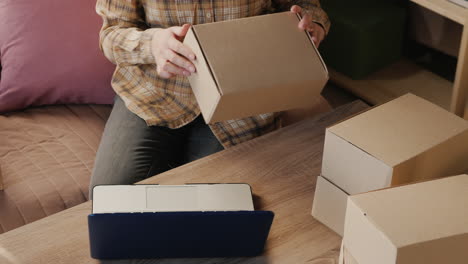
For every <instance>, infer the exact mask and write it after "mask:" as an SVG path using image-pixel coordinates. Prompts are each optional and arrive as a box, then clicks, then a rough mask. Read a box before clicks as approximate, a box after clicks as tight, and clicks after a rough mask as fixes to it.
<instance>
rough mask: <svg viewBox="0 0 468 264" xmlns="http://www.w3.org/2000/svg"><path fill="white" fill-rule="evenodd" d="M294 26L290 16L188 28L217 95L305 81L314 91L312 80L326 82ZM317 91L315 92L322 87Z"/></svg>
mask: <svg viewBox="0 0 468 264" xmlns="http://www.w3.org/2000/svg"><path fill="white" fill-rule="evenodd" d="M298 21H299V20H298V17H297V16H296V15H295V14H293V13H291V12H284V13H278V14H272V15H265V16H260V17H250V18H243V19H237V20H232V21H223V22H216V23H209V24H201V25H196V26H193V29H194V31H195V33H196V35H197V38H198V41H199V43H200V46H202V47H203V52H204V55H205V58H206V60H207V62H208V64H209V65H210V67H211V69H212V73H213V77H214V79H215V80H216V82H217V84H218V87H219V88H220V92H221V94H223V95H228V94H233V93H240V92H244V91H249V90H253V89H268V88H270V87H278V86H281V85H284V87H285V88H287V87H292V86H294V85H295V84H300V85H303V84H304V83H307V82H310V83H311V88H312V89H313V88H314V86H313V85H312V83H313V81H316V80H323V79H327V78H328V73H327V71H326V68H325V66H324V64H323V62H322V61H321V58H320V56H319V54H318V52H317V51H314V49H315V48H314V47H313V46H312V45H310V40H309V37H308V36H307V34H305V32H304V31H302V30H300V29H299V28H298V27H297V23H298ZM239 29H241V30H239ZM236 32H241V33H242V35H238V34H236ZM278 36H282V38H281V39H279V38H278ZM317 62H319V63H317ZM316 89H317V93H319V92H320V91H319V90H321V89H322V87H316Z"/></svg>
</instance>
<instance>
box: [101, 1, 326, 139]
mask: <svg viewBox="0 0 468 264" xmlns="http://www.w3.org/2000/svg"><path fill="white" fill-rule="evenodd" d="M292 5H299V6H301V7H302V8H305V9H306V11H307V12H309V14H311V15H312V18H313V19H314V21H315V22H316V23H319V24H320V25H322V26H323V28H324V29H325V31H326V32H328V29H329V27H330V23H329V20H328V17H327V15H326V14H325V12H324V11H323V10H322V9H321V8H320V3H319V0H195V1H191V0H98V1H97V6H96V10H97V13H98V14H99V15H100V16H101V17H102V18H103V27H102V29H101V32H100V46H101V49H102V50H103V52H104V54H105V56H106V57H107V58H108V59H109V60H110V61H111V62H113V63H114V64H115V65H117V67H116V70H115V72H114V75H113V78H112V87H113V88H114V90H115V91H116V93H117V94H118V95H119V96H120V97H121V98H122V100H123V101H124V102H125V104H126V106H127V108H128V109H129V110H130V111H132V112H133V113H135V114H136V115H138V116H139V117H141V118H142V119H144V120H145V121H146V123H147V124H148V125H149V126H151V125H158V126H166V127H169V128H179V127H182V126H184V125H185V124H188V123H190V122H191V121H193V120H194V119H195V118H196V117H197V116H198V115H200V109H199V107H198V104H197V102H196V100H195V97H194V95H193V93H192V90H191V88H190V84H189V82H188V79H187V78H186V77H183V76H176V77H173V78H170V79H163V78H160V77H158V74H157V72H156V65H155V59H154V57H153V55H152V52H151V39H152V36H153V34H154V33H155V30H159V29H161V28H167V27H172V26H181V25H183V24H186V23H187V24H193V25H195V24H202V23H210V22H215V21H223V20H230V19H236V18H243V17H249V16H257V15H262V14H266V13H273V12H280V11H287V10H289V8H290V7H291V6H292ZM272 30H274V29H272ZM279 126H280V120H279V115H278V114H275V113H266V114H262V115H258V116H254V117H249V118H243V119H238V120H230V121H225V122H218V123H214V124H210V128H211V130H212V131H213V133H214V135H215V136H216V137H217V138H218V140H219V141H220V143H221V144H222V145H223V146H224V147H229V146H232V145H235V144H238V143H241V142H244V141H247V140H249V139H252V138H254V137H257V136H260V135H262V134H265V133H268V132H270V131H272V130H274V129H276V128H278V127H279Z"/></svg>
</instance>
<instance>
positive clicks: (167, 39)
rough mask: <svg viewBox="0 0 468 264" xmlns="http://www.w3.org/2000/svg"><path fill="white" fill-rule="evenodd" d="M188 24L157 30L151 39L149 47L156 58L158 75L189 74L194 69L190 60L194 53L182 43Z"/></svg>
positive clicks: (193, 58)
mask: <svg viewBox="0 0 468 264" xmlns="http://www.w3.org/2000/svg"><path fill="white" fill-rule="evenodd" d="M189 29H190V25H188V24H185V25H183V26H181V27H170V28H166V29H162V30H158V31H156V32H155V33H154V35H153V39H152V41H151V49H152V53H153V56H154V58H155V60H156V70H157V72H158V74H159V76H160V77H162V78H171V77H173V76H176V75H184V76H190V74H192V73H194V72H195V71H196V69H195V66H194V65H193V63H192V61H194V60H195V59H196V57H195V53H193V51H192V50H191V49H190V48H189V47H187V46H186V45H184V44H183V43H182V42H181V41H182V40H183V39H184V37H185V35H186V34H187V32H188V30H189Z"/></svg>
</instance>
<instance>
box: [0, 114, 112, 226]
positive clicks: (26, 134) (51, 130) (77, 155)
mask: <svg viewBox="0 0 468 264" xmlns="http://www.w3.org/2000/svg"><path fill="white" fill-rule="evenodd" d="M110 110H111V107H110V106H88V105H82V106H48V107H39V108H32V109H29V110H26V111H22V112H15V113H11V114H7V115H0V174H1V178H3V187H4V190H3V191H2V190H0V233H2V232H6V231H8V230H11V229H13V228H16V227H19V226H21V225H24V224H26V223H30V222H32V221H35V220H38V219H40V218H43V217H45V216H48V215H51V214H53V213H56V212H59V211H61V210H64V209H66V208H69V207H71V206H74V205H77V204H80V203H82V202H84V201H86V200H87V199H88V185H89V179H90V175H91V170H92V168H93V163H94V157H95V154H96V151H97V148H98V145H99V141H100V138H101V134H102V131H103V129H104V125H105V121H106V120H107V117H108V115H109V113H110Z"/></svg>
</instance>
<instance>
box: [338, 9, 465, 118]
mask: <svg viewBox="0 0 468 264" xmlns="http://www.w3.org/2000/svg"><path fill="white" fill-rule="evenodd" d="M410 1H411V2H413V3H415V4H417V5H420V6H422V7H424V8H426V9H429V10H431V11H433V12H435V13H437V14H439V15H441V16H443V17H446V18H448V19H450V20H453V21H455V22H457V23H459V24H461V25H462V26H463V33H462V37H461V44H460V50H459V52H458V63H457V69H456V74H455V82H453V83H452V82H450V81H447V80H445V79H444V78H442V77H440V76H438V75H436V74H434V73H432V72H430V71H428V70H425V69H423V68H422V67H420V66H418V65H416V64H415V63H413V62H410V61H409V60H406V59H402V60H400V61H398V62H396V63H394V64H392V65H390V66H388V67H386V68H384V69H382V70H379V71H377V72H375V73H373V74H371V75H369V76H368V77H366V78H364V79H362V80H353V79H351V78H349V77H347V76H345V75H344V74H341V73H339V72H337V71H334V70H333V69H330V79H331V80H332V81H333V82H335V83H336V84H337V85H339V86H340V87H343V88H345V89H347V90H349V91H351V92H352V93H354V94H356V95H357V96H359V97H360V98H363V99H364V100H366V101H367V102H369V103H372V104H382V103H386V102H388V101H390V100H393V99H395V98H396V97H399V96H402V95H404V94H406V93H409V92H410V93H413V94H415V95H418V96H420V97H422V98H425V99H427V100H429V101H431V102H433V103H435V104H437V105H439V106H441V107H443V108H445V109H447V110H450V111H451V112H453V113H455V114H457V115H459V116H461V117H463V116H464V117H465V119H468V9H467V8H463V7H461V6H458V5H456V4H454V3H452V2H449V1H448V0H410Z"/></svg>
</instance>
